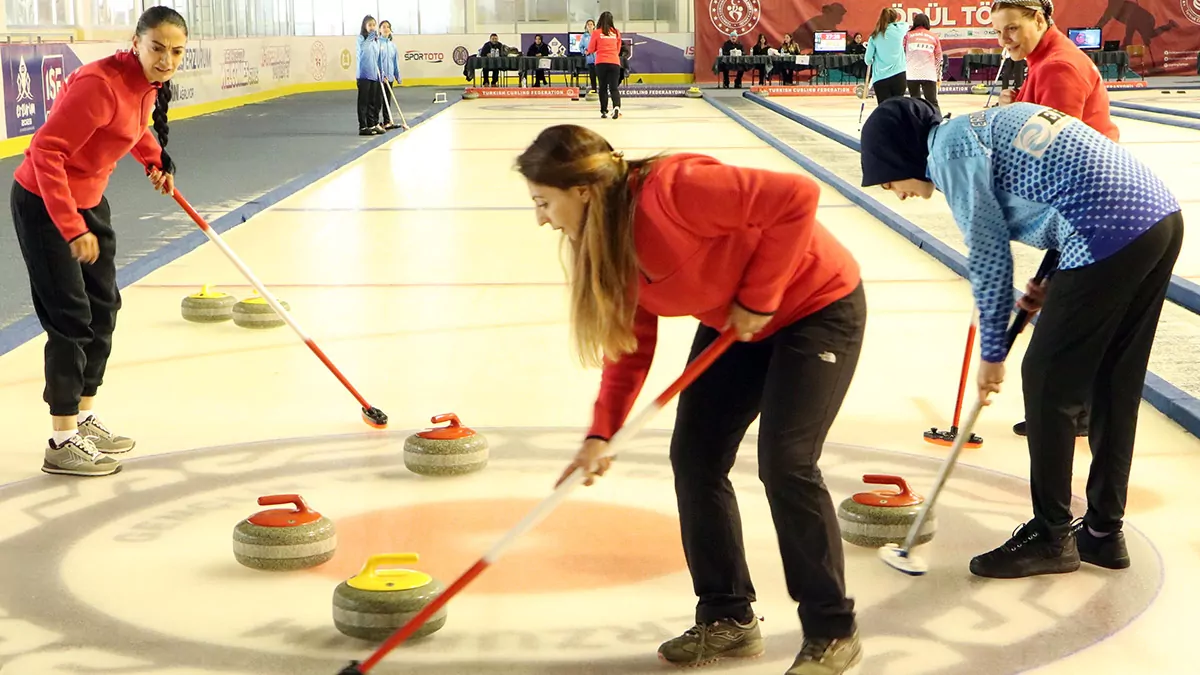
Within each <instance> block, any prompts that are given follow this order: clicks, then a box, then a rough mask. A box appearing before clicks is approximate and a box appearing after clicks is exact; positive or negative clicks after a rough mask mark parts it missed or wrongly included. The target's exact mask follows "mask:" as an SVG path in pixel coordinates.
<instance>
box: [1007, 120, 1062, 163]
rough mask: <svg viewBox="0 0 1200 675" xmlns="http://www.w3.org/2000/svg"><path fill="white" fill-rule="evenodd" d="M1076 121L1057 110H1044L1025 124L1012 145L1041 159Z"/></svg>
mask: <svg viewBox="0 0 1200 675" xmlns="http://www.w3.org/2000/svg"><path fill="white" fill-rule="evenodd" d="M1074 121H1075V118H1073V117H1071V116H1070V115H1066V114H1064V113H1060V112H1058V111H1057V110H1043V111H1042V112H1040V113H1038V114H1036V115H1034V116H1033V117H1030V118H1029V119H1028V120H1027V121H1026V122H1025V125H1024V126H1022V127H1021V129H1020V130H1019V131H1018V132H1017V137H1016V138H1014V139H1013V142H1012V145H1013V147H1014V148H1016V149H1017V150H1020V151H1021V152H1024V153H1027V154H1030V155H1033V156H1034V157H1039V158H1040V157H1041V156H1042V155H1044V154H1046V150H1048V149H1049V148H1050V145H1051V144H1052V143H1054V139H1055V138H1057V137H1058V135H1059V134H1060V133H1062V132H1063V130H1064V129H1066V128H1067V127H1069V126H1071V123H1072V122H1074Z"/></svg>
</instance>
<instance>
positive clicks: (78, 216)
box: [11, 6, 187, 476]
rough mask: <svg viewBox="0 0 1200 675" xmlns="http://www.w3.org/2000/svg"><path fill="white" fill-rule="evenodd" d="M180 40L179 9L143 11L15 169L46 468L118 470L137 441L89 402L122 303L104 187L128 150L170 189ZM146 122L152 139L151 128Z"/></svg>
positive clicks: (79, 77) (71, 86) (79, 74)
mask: <svg viewBox="0 0 1200 675" xmlns="http://www.w3.org/2000/svg"><path fill="white" fill-rule="evenodd" d="M186 44H187V24H186V23H185V22H184V20H183V17H182V16H180V15H179V13H178V12H176V11H175V10H173V9H170V8H167V7H161V6H159V7H152V8H150V9H149V10H147V11H146V12H145V13H144V14H142V16H141V18H140V19H139V20H138V24H137V29H136V31H135V35H134V37H133V48H132V50H131V51H129V52H121V53H118V54H115V55H113V56H109V57H106V58H103V59H100V60H99V61H95V62H93V63H89V64H87V65H84V66H82V67H80V68H79V69H78V70H76V71H74V72H73V73H71V75H70V77H68V78H67V81H66V83H65V84H64V86H63V89H62V92H61V93H60V94H59V96H58V99H57V100H56V101H55V104H54V111H53V113H52V114H51V115H50V116H49V117H48V118H47V120H46V123H45V124H44V125H43V126H42V127H41V128H40V129H39V130H38V131H37V133H35V134H34V136H33V139H32V140H31V141H30V145H29V149H28V150H26V151H25V159H24V161H23V162H22V163H21V165H20V166H19V167H17V170H16V173H15V176H14V178H15V180H14V182H13V187H12V196H11V206H12V215H13V224H14V226H15V227H16V231H17V240H18V242H19V243H20V246H21V254H22V256H23V257H24V259H25V266H26V269H27V270H28V272H29V282H30V287H31V290H32V293H33V305H34V310H35V311H36V312H37V316H38V319H39V320H40V321H41V324H42V328H44V329H45V331H46V336H47V342H46V350H45V359H46V364H45V371H46V386H45V391H44V394H43V396H44V399H45V401H46V403H47V404H48V405H49V407H50V415H51V416H52V418H53V424H54V434H53V436H52V437H51V439H50V441H49V447H47V448H46V459H45V463H44V464H43V465H42V471H45V472H47V473H55V474H67V475H74V476H104V475H109V474H112V473H116V472H117V471H119V470H120V468H121V465H120V463H119V462H117V461H116V460H115V459H113V458H112V457H109V456H108V455H109V454H118V453H123V452H128V451H129V450H131V449H132V448H133V445H134V443H133V441H132V440H130V439H128V438H125V437H123V436H117V435H115V434H113V433H112V432H111V431H109V430H108V429H107V428H106V427H105V425H104V424H102V423H101V422H100V420H99V418H98V417H96V415H95V408H94V407H93V398H94V397H95V396H96V392H97V389H98V388H99V387H100V384H101V382H102V381H103V379H104V370H105V366H106V364H107V361H108V356H109V354H110V352H111V351H112V334H113V328H114V327H115V325H116V318H117V311H118V310H119V309H120V307H121V294H120V292H119V291H118V289H117V278H116V262H115V257H116V237H115V233H114V232H113V227H112V224H111V223H110V222H109V220H110V215H111V210H110V209H109V205H108V201H107V200H106V199H105V197H104V190H105V188H106V187H107V186H108V178H109V176H110V175H111V174H112V172H113V169H114V168H115V167H116V165H117V161H118V160H120V159H121V158H122V157H123V156H125V155H126V154H130V153H132V154H133V156H134V158H135V159H137V161H138V163H140V164H142V165H143V166H144V167H146V171H147V175H148V176H149V178H150V183H151V184H152V185H153V186H154V188H155V189H157V190H159V191H161V192H162V193H163V194H171V193H172V191H173V190H174V179H173V178H172V174H173V173H174V165H173V164H172V162H171V158H170V157H169V156H168V155H167V153H166V152H165V151H163V146H165V145H166V144H167V135H168V127H167V107H168V105H169V103H170V101H171V89H170V87H169V86H168V85H167V80H169V79H170V77H171V75H173V74H174V73H175V70H176V69H177V68H178V67H179V64H180V62H181V61H182V60H183V53H184V47H185V45H186ZM151 119H153V127H154V131H155V132H157V134H158V137H159V140H158V141H156V140H155V138H154V135H153V134H152V133H151V131H150V129H149V128H148V124H149V123H150V121H151ZM160 143H161V145H160Z"/></svg>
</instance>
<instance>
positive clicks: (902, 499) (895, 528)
mask: <svg viewBox="0 0 1200 675" xmlns="http://www.w3.org/2000/svg"><path fill="white" fill-rule="evenodd" d="M863 482H864V483H871V484H876V485H895V486H897V487H899V488H900V491H899V492H894V491H891V490H874V491H872V492H859V493H858V494H856V495H854V496H853V497H848V498H846V499H845V500H844V501H843V502H842V504H841V506H839V507H838V524H839V525H840V526H841V530H842V539H844V540H845V541H846V542H848V543H850V544H854V545H855V546H865V547H868V548H879V547H881V546H884V545H885V544H903V543H904V540H905V538H906V537H908V528H909V527H911V526H912V524H913V522H914V521H916V519H917V512H918V511H919V510H920V508H921V503H922V502H924V501H925V500H924V498H922V497H921V496H920V495H918V494H915V493H913V492H912V491H911V490H909V489H908V483H906V482H905V481H904V479H903V478H901V477H900V476H888V475H879V474H867V475H865V476H863ZM936 531H937V513H936V512H934V511H930V512H929V515H927V516H926V517H925V522H924V523H922V524H921V531H920V533H919V534H918V535H917V541H916V544H924V543H926V542H928V541H929V540H931V539H933V535H934V533H935V532H936ZM916 544H915V545H916Z"/></svg>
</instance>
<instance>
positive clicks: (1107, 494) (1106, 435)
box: [1021, 212, 1183, 536]
mask: <svg viewBox="0 0 1200 675" xmlns="http://www.w3.org/2000/svg"><path fill="white" fill-rule="evenodd" d="M1182 242H1183V217H1182V215H1180V214H1179V213H1178V212H1177V213H1174V214H1172V215H1170V216H1168V217H1166V218H1164V219H1163V220H1162V221H1160V222H1159V223H1158V224H1156V225H1155V226H1154V227H1152V228H1150V229H1149V230H1147V231H1146V232H1145V233H1143V234H1142V235H1141V236H1140V237H1138V238H1137V239H1136V240H1134V241H1133V242H1131V243H1130V244H1128V245H1127V246H1126V247H1125V248H1123V249H1122V250H1120V251H1119V252H1117V253H1115V254H1113V255H1111V256H1109V257H1108V258H1105V259H1104V260H1101V261H1099V262H1096V263H1093V264H1091V265H1088V266H1086V267H1081V268H1078V269H1071V270H1060V271H1059V272H1057V273H1055V275H1054V277H1053V279H1052V280H1051V281H1050V285H1049V287H1048V291H1047V294H1046V301H1045V305H1044V306H1043V308H1042V311H1041V317H1040V318H1039V319H1038V323H1037V327H1036V329H1035V330H1034V333H1033V338H1032V339H1031V340H1030V342H1029V348H1028V350H1027V351H1026V353H1025V361H1024V362H1023V363H1022V365H1021V378H1022V384H1023V387H1024V394H1025V419H1026V420H1027V423H1028V427H1027V430H1028V441H1029V460H1030V482H1031V494H1032V498H1033V514H1034V518H1035V519H1036V520H1037V521H1038V524H1039V525H1040V526H1041V527H1042V528H1043V529H1045V530H1046V531H1048V532H1049V533H1051V534H1054V535H1056V536H1062V535H1065V534H1066V532H1067V531H1068V530H1069V528H1070V522H1071V506H1070V504H1071V465H1072V460H1073V459H1074V455H1075V420H1076V418H1077V417H1078V416H1079V414H1080V412H1081V411H1083V409H1084V406H1085V404H1086V403H1088V401H1089V400H1090V403H1091V419H1090V420H1089V424H1088V441H1089V444H1090V445H1091V450H1092V465H1091V472H1090V473H1089V474H1088V482H1087V498H1088V508H1087V513H1086V514H1085V516H1084V521H1085V522H1086V523H1087V524H1088V525H1089V526H1090V527H1092V528H1093V529H1095V530H1097V531H1099V532H1113V531H1116V530H1118V529H1120V528H1121V524H1122V518H1124V515H1125V498H1126V494H1127V492H1128V490H1129V471H1130V466H1131V465H1132V463H1133V442H1134V433H1135V431H1136V429H1137V418H1138V406H1139V405H1140V404H1141V400H1142V385H1143V384H1144V383H1145V380H1146V368H1147V364H1148V363H1149V360H1150V349H1151V347H1152V346H1153V343H1154V334H1155V331H1156V330H1157V328H1158V318H1159V315H1160V314H1161V312H1162V306H1163V300H1164V298H1165V297H1166V292H1167V287H1168V286H1169V285H1170V282H1171V270H1172V268H1173V267H1174V265H1175V260H1176V258H1178V257H1179V249H1180V246H1181V245H1182Z"/></svg>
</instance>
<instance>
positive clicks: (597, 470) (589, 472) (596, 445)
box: [554, 438, 615, 488]
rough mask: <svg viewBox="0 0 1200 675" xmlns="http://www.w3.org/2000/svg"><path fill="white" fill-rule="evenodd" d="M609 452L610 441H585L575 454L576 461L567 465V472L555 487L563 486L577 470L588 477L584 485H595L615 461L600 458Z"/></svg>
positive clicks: (593, 439) (596, 439) (592, 439)
mask: <svg viewBox="0 0 1200 675" xmlns="http://www.w3.org/2000/svg"><path fill="white" fill-rule="evenodd" d="M607 451H608V441H602V440H600V439H598V438H589V439H587V440H586V441H584V442H583V447H582V448H580V449H579V452H577V453H576V454H575V459H573V460H571V463H570V464H569V465H567V469H566V471H563V473H562V475H561V476H559V478H558V482H556V483H555V484H554V487H556V488H557V487H558V486H559V485H562V484H563V481H565V480H566V479H567V477H568V476H570V475H571V473H572V472H574V471H575V470H576V469H579V470H581V471H583V472H584V474H585V475H586V476H587V480H585V481H584V482H583V484H584V485H591V484H592V483H595V482H596V476H603V475H604V472H606V471H608V467H610V466H612V462H613V459H615V458H613V457H604V458H601V457H600V455H603V454H604V453H605V452H607Z"/></svg>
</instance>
